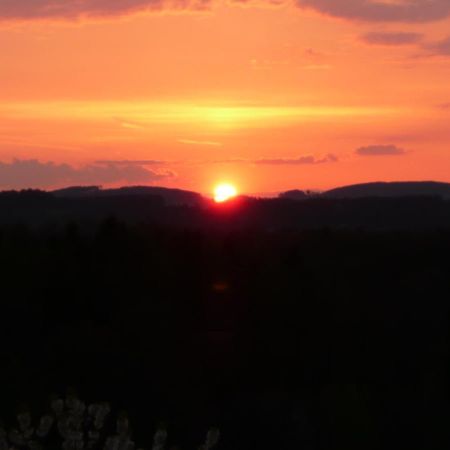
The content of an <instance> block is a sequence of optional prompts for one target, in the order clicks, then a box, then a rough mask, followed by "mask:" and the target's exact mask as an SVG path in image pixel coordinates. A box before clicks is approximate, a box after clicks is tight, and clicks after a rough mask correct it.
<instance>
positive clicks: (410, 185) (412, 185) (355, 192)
mask: <svg viewBox="0 0 450 450" xmlns="http://www.w3.org/2000/svg"><path fill="white" fill-rule="evenodd" d="M321 197H325V198H336V199H344V198H348V199H357V198H369V197H387V198H399V197H441V198H444V199H450V183H438V182H434V181H419V182H416V181H414V182H392V183H382V182H379V183H364V184H354V185H351V186H343V187H339V188H336V189H331V190H330V191H326V192H323V193H322V194H321Z"/></svg>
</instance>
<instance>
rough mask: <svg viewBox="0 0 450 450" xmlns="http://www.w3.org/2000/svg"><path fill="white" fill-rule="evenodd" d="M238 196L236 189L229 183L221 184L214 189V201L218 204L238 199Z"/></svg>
mask: <svg viewBox="0 0 450 450" xmlns="http://www.w3.org/2000/svg"><path fill="white" fill-rule="evenodd" d="M236 195H237V190H236V188H235V187H234V186H233V185H232V184H229V183H221V184H218V185H217V186H216V187H215V188H214V201H215V202H217V203H222V202H226V201H227V200H229V199H230V198H233V197H236Z"/></svg>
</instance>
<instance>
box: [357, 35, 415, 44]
mask: <svg viewBox="0 0 450 450" xmlns="http://www.w3.org/2000/svg"><path fill="white" fill-rule="evenodd" d="M360 38H361V40H362V41H363V42H365V43H366V44H371V45H386V46H397V45H411V44H417V43H419V42H420V41H421V40H422V38H423V35H422V34H420V33H403V32H396V33H386V32H370V33H366V34H364V35H362V36H361V37H360Z"/></svg>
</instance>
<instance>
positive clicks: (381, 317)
mask: <svg viewBox="0 0 450 450" xmlns="http://www.w3.org/2000/svg"><path fill="white" fill-rule="evenodd" d="M35 195H36V197H35V198H34V200H35V202H30V203H29V206H28V207H29V208H36V214H38V210H39V205H42V204H40V203H39V202H40V201H41V200H42V198H44V203H45V202H46V201H48V202H50V203H51V202H53V201H54V200H53V199H49V198H47V197H46V196H45V195H44V196H42V198H41V197H40V195H41V194H37V193H36V194H35ZM147 200H148V199H147ZM6 201H7V200H5V198H2V200H1V202H3V205H5V202H6ZM14 201H16V200H14ZM243 202H244V201H243ZM13 203H14V202H13ZM14 204H17V203H14ZM354 204H355V203H353V205H354ZM356 204H358V203H356ZM368 204H371V203H370V202H369V203H364V205H365V206H364V211H365V212H364V214H363V212H361V213H360V214H361V216H357V217H366V216H365V215H368V216H367V217H369V218H370V220H371V221H374V220H377V219H376V215H375V213H376V212H377V211H378V210H377V209H376V205H378V207H379V208H381V207H383V208H386V205H387V204H388V205H389V211H391V217H397V218H400V217H401V215H400V214H399V212H398V211H397V209H398V208H399V207H402V208H403V209H402V210H401V211H403V213H404V214H407V213H408V214H412V212H413V210H414V205H413V204H410V203H409V202H406V201H403V203H402V202H392V203H383V202H377V201H374V203H372V204H371V205H372V207H371V208H369V207H368V206H367V205H368ZM83 205H84V206H83V207H85V206H86V203H84V204H83ZM140 205H141V204H140ZM243 205H244V203H242V202H241V203H236V204H234V205H233V204H230V205H228V209H226V208H222V209H209V210H206V211H207V212H205V210H203V209H189V208H186V209H185V208H176V209H175V210H171V211H172V212H171V213H170V214H173V216H171V217H172V218H171V221H175V219H179V220H180V221H181V220H184V219H185V218H186V217H190V218H191V219H190V220H193V221H194V219H192V218H193V217H194V218H196V217H197V218H198V219H195V220H199V223H201V224H202V226H201V227H199V228H195V227H191V228H183V227H180V224H176V226H175V225H173V226H168V225H164V226H163V225H161V224H157V223H156V222H157V221H155V223H154V224H141V225H139V224H127V223H125V222H123V221H121V220H117V219H112V218H111V219H108V220H103V221H101V222H100V224H99V225H98V226H96V227H94V226H92V228H88V229H87V228H85V227H83V226H82V225H80V224H78V223H77V222H73V223H69V224H66V225H64V226H62V225H59V226H56V225H48V226H41V227H38V228H36V227H28V226H26V225H3V226H1V227H0V276H1V284H0V285H1V299H0V305H1V309H0V342H1V346H0V360H1V362H2V363H1V370H0V397H1V402H0V404H1V406H0V408H1V409H0V416H1V417H3V418H4V419H5V420H6V421H8V420H9V419H8V417H9V415H12V412H13V411H14V405H16V403H17V402H18V401H27V402H29V403H31V405H32V406H33V405H44V404H47V396H48V394H50V393H51V392H52V391H59V392H61V391H63V390H64V388H65V387H66V386H73V387H75V388H76V389H78V391H79V392H80V393H81V394H82V395H86V396H87V397H90V398H98V399H107V400H110V401H113V402H114V404H116V405H119V407H122V408H124V409H127V410H128V411H129V413H130V416H131V418H132V423H133V424H134V425H135V430H134V433H135V435H136V441H138V442H141V443H143V444H142V445H144V446H145V442H147V441H146V439H147V440H148V439H149V438H150V436H151V432H150V431H149V430H153V429H154V426H156V424H157V423H158V422H159V421H161V420H163V421H165V422H166V424H167V425H168V427H169V429H170V433H169V435H170V436H173V439H174V441H176V442H186V448H195V447H194V445H195V444H197V443H198V442H199V441H200V440H201V438H202V436H203V435H204V433H205V431H206V430H207V429H208V428H209V427H210V426H216V425H217V426H219V427H220V429H221V434H222V439H221V442H220V443H219V446H218V448H219V449H229V450H241V449H242V450H250V449H255V450H264V449H280V450H284V449H289V450H290V449H294V448H295V449H297V448H298V449H302V448H304V449H311V450H313V449H314V450H315V449H323V450H325V449H327V450H328V449H330V450H331V449H336V450H342V449H348V450H352V449H355V450H356V449H357V450H361V449H364V450H369V449H374V450H375V449H376V450H378V449H381V448H383V449H396V450H397V449H399V448H408V449H424V450H425V449H427V450H432V449H443V448H448V446H449V445H450V436H449V429H450V427H449V424H450V409H449V406H450V405H449V389H448V386H449V373H448V369H449V366H448V363H449V357H450V352H449V350H450V342H449V311H450V303H449V292H450V277H449V275H450V258H449V254H450V231H448V230H447V231H445V230H441V231H439V230H435V231H425V230H422V231H402V232H396V231H390V232H379V231H377V232H374V231H371V232H369V231H363V230H336V229H335V230H334V231H333V230H331V229H328V230H315V231H314V230H310V231H297V230H295V229H291V230H288V229H285V230H283V231H280V229H279V228H280V224H284V223H296V221H297V220H298V221H302V220H303V221H304V222H302V223H305V224H308V225H309V224H310V223H316V222H315V221H319V219H320V220H324V218H326V219H327V220H331V219H330V218H333V217H334V219H333V220H336V215H335V214H337V213H336V212H335V213H332V212H329V211H330V209H329V208H332V210H333V211H334V209H336V211H339V210H340V209H342V208H344V211H345V208H346V207H347V206H346V205H347V204H346V203H345V202H343V203H341V202H314V201H313V202H311V203H307V202H306V203H305V202H303V203H301V205H300V204H297V203H296V204H295V205H294V206H295V207H292V206H293V205H292V203H291V202H286V201H274V202H271V201H264V202H261V201H251V200H249V201H245V208H247V209H245V210H244V208H243ZM380 205H382V206H380ZM141 206H142V205H141ZM141 206H140V207H141ZM153 206H154V207H155V209H157V208H163V209H164V206H161V205H160V204H159V203H158V201H157V200H156V199H155V203H154V205H153ZM123 207H124V208H126V207H127V206H126V204H124V205H123ZM211 208H213V206H211ZM236 208H237V209H236ZM447 209H448V204H446V203H443V202H440V201H430V200H429V199H426V200H425V199H424V200H423V204H422V205H421V204H420V202H419V203H418V204H417V205H416V211H417V212H416V213H415V214H416V216H415V217H416V218H417V220H418V221H419V222H417V223H423V222H422V221H425V220H427V218H420V217H418V216H419V215H420V214H423V215H425V211H428V213H427V214H426V215H428V216H429V215H431V214H437V213H438V212H439V214H442V216H439V217H447V218H448V211H447ZM238 210H239V211H238ZM353 210H354V209H353ZM327 211H328V212H327ZM14 213H15V212H14V211H13V212H12V214H14ZM306 213H308V214H310V217H309V218H305V217H304V214H306ZM167 214H169V213H167ZM170 214H169V216H170ZM446 214H447V216H446ZM205 215H206V217H208V220H209V221H210V222H209V223H210V224H215V225H217V224H218V223H222V224H227V223H228V224H229V228H228V229H227V228H226V226H225V225H223V226H222V227H218V226H213V227H210V228H208V226H205V223H207V222H204V221H205ZM237 217H239V219H237ZM243 217H244V218H245V217H249V218H252V219H251V220H250V219H249V220H248V222H246V220H247V219H243ZM367 217H366V218H367ZM265 220H267V221H269V222H270V223H271V226H273V227H274V228H273V229H272V230H271V229H269V228H270V227H259V228H258V227H248V225H253V224H254V223H258V222H259V221H265ZM399 220H400V219H399ZM236 221H238V223H239V226H237V227H236V226H235V224H236ZM240 221H241V222H240ZM308 221H309V222H308ZM192 223H194V222H192ZM337 223H339V222H337ZM377 223H378V222H377ZM393 223H395V222H393ZM402 223H403V222H402ZM273 224H275V225H273ZM294 228H295V227H294ZM197 433H198V434H197ZM180 437H181V438H180ZM189 446H190V447H189Z"/></svg>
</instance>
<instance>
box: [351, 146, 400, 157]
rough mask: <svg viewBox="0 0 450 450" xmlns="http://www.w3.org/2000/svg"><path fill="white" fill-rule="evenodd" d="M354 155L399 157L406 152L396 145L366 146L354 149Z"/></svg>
mask: <svg viewBox="0 0 450 450" xmlns="http://www.w3.org/2000/svg"><path fill="white" fill-rule="evenodd" d="M355 153H356V154H357V155H359V156H400V155H405V154H406V153H407V152H406V150H404V149H402V148H400V147H397V146H396V145H368V146H366V147H360V148H358V149H356V151H355Z"/></svg>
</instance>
